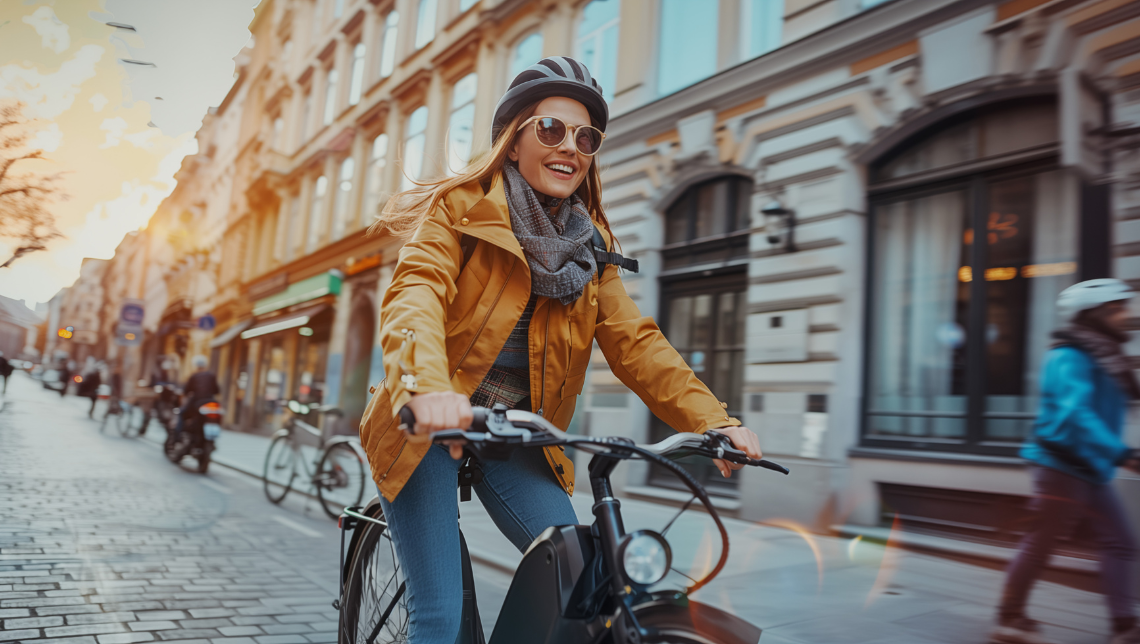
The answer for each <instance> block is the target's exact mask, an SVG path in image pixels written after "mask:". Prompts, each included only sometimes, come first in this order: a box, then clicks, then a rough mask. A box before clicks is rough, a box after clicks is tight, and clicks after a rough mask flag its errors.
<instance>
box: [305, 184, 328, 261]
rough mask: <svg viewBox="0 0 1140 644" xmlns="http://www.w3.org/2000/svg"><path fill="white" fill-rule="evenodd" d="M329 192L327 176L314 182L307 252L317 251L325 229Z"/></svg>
mask: <svg viewBox="0 0 1140 644" xmlns="http://www.w3.org/2000/svg"><path fill="white" fill-rule="evenodd" d="M328 191H329V180H328V178H327V177H325V175H323V174H322V175H321V176H319V177H317V180H316V181H314V182H313V195H312V197H311V198H310V200H309V235H308V237H307V238H306V239H305V252H306V253H311V252H313V251H314V250H316V249H317V246H318V245H319V244H320V242H321V237H322V236H323V235H322V233H323V232H324V229H325V195H326V194H327V193H328Z"/></svg>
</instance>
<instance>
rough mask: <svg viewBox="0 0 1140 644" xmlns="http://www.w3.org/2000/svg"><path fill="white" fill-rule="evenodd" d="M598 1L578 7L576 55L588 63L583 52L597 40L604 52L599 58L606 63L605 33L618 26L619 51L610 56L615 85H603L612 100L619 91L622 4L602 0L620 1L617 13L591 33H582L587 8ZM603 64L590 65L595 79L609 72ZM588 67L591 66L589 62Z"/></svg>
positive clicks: (590, 0) (607, 98)
mask: <svg viewBox="0 0 1140 644" xmlns="http://www.w3.org/2000/svg"><path fill="white" fill-rule="evenodd" d="M598 1H599V0H589V1H588V2H585V3H583V4H582V6H581V7H580V8H579V9H578V13H577V15H576V16H575V21H574V22H575V24H574V57H575V58H576V59H577V60H581V61H582V62H583V63H586V62H587V61H586V60H585V54H584V53H583V51H584V50H585V45H586V43H588V42H589V41H591V40H593V41H595V42H596V46H597V47H598V50H600V51H601V52H602V55H601V56H599V58H600V59H601V60H602V62H603V63H604V62H605V60H606V57H607V56H606V54H607V52H606V50H605V48H604V44H605V39H604V35H605V33H606V31H607V30H609V29H610V28H616V29H617V51H614V52H612V53H611V54H610V56H611V57H612V59H613V72H614V74H613V82H614V86H613V87H609V88H607V87H604V86H603V87H602V93H603V96H606V100H607V101H612V100H613V97H614V94H615V93H616V92H617V69H618V64H617V55H618V51H620V49H621V4H620V2H621V0H601V1H603V2H616V3H618V13H617V15H616V16H615V17H614V18H611V19H610V21H609V22H606V23H604V24H602V25H600V26H598V27H595V28H594V29H593V30H592V31H590V32H589V33H586V34H582V33H581V26H582V23H583V22H584V20H585V17H586V8H587V7H589V6H590V5H591V4H593V3H594V2H598ZM603 66H604V65H595V66H594V67H590V70H591V73H592V74H593V76H594V78H595V79H598V78H599V77H600V76H601V75H602V74H604V73H608V69H607V70H606V71H602V69H601V68H602V67H603ZM587 67H589V64H588V63H587ZM595 67H597V68H598V69H595ZM598 84H599V85H601V81H598ZM607 90H608V93H607Z"/></svg>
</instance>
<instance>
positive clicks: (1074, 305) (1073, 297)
mask: <svg viewBox="0 0 1140 644" xmlns="http://www.w3.org/2000/svg"><path fill="white" fill-rule="evenodd" d="M1135 293H1136V292H1135V291H1133V290H1132V287H1131V286H1129V285H1128V284H1125V283H1124V282H1123V281H1121V280H1118V279H1114V278H1111V277H1106V278H1101V279H1095V280H1088V281H1085V282H1081V283H1079V284H1073V285H1072V286H1070V287H1069V288H1067V289H1065V290H1063V291H1061V294H1060V295H1058V296H1057V309H1058V311H1060V313H1061V317H1062V319H1064V320H1071V319H1073V318H1074V317H1076V316H1077V314H1078V313H1080V312H1081V311H1086V310H1088V309H1095V308H1096V307H1098V306H1100V305H1101V304H1107V303H1109V302H1119V301H1121V300H1128V299H1131V298H1132V296H1133V295H1134V294H1135Z"/></svg>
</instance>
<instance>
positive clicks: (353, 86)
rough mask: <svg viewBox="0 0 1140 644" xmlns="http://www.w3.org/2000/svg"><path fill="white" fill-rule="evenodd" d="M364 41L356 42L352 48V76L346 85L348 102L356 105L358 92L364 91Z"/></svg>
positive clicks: (358, 98) (358, 97) (358, 96)
mask: <svg viewBox="0 0 1140 644" xmlns="http://www.w3.org/2000/svg"><path fill="white" fill-rule="evenodd" d="M365 50H366V48H365V46H364V43H362V42H358V43H356V46H355V47H353V48H352V78H351V79H349V85H348V104H349V105H356V104H357V103H359V102H360V93H361V92H362V91H364V54H365Z"/></svg>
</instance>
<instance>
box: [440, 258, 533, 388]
mask: <svg viewBox="0 0 1140 644" xmlns="http://www.w3.org/2000/svg"><path fill="white" fill-rule="evenodd" d="M516 266H518V260H515V263H514V264H513V265H512V266H511V270H509V271H507V278H506V279H505V280H503V286H502V287H501V288H500V289H499V293H498V295H496V296H495V299H494V300H493V301H492V302H491V307H490V308H488V309H487V315H486V316H484V317H483V323H482V324H480V325H479V330H478V331H476V332H475V335H474V336H473V337H472V338H471V344H469V345H467V349H466V350H465V351H464V352H463V355H461V356H459V360H458V361H457V362H456V363H455V368H454V369H452V370H451V377H452V378H454V377H455V372H456V371H459V365H461V364H463V361H464V360H466V359H467V354H469V353H471V349H473V348H474V347H475V342H476V341H477V340H478V339H479V336H480V335H482V334H483V329H484V328H486V326H487V321H488V320H490V319H491V314H492V313H494V312H495V307H496V306H498V304H499V298H501V297H503V292H504V291H506V290H507V284H509V283H510V281H511V276H512V275H514V274H515V267H516Z"/></svg>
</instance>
